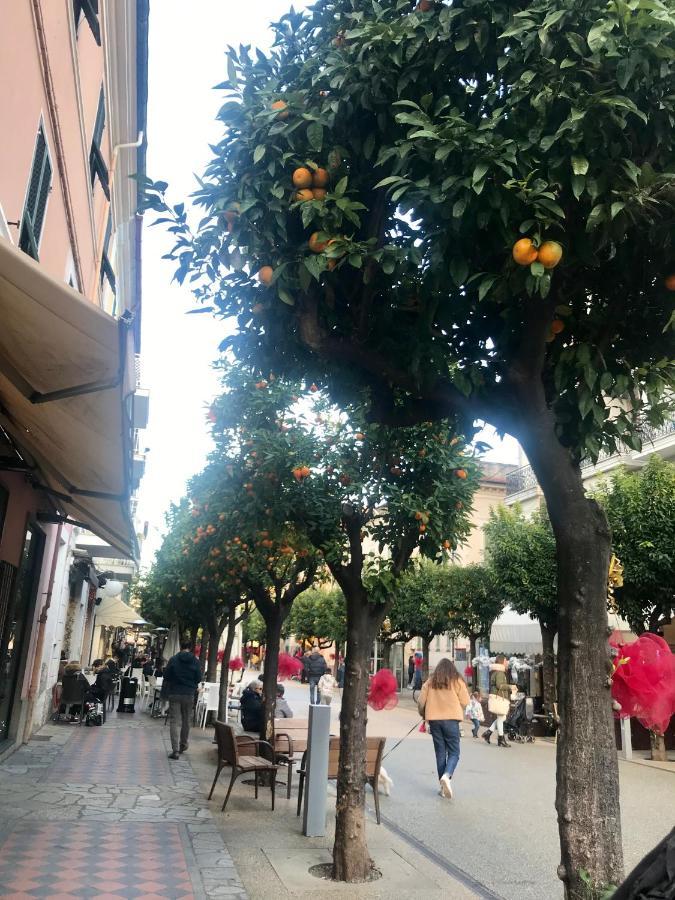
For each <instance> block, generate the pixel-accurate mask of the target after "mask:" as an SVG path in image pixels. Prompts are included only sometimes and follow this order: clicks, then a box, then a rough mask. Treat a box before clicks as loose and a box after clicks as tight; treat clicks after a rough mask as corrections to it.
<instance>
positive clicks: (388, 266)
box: [382, 256, 396, 275]
mask: <svg viewBox="0 0 675 900" xmlns="http://www.w3.org/2000/svg"><path fill="white" fill-rule="evenodd" d="M395 269H396V260H395V259H394V258H393V257H391V256H385V258H384V259H383V260H382V271H383V272H384V274H385V275H393V273H394V271H395Z"/></svg>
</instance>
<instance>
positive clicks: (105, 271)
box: [101, 215, 117, 294]
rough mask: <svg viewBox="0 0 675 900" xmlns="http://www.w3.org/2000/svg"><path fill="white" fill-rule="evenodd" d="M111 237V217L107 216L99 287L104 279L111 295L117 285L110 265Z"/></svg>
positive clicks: (114, 292) (115, 290)
mask: <svg viewBox="0 0 675 900" xmlns="http://www.w3.org/2000/svg"><path fill="white" fill-rule="evenodd" d="M111 236H112V216H110V215H109V216H108V224H107V226H106V229H105V238H104V240H103V255H102V256H101V287H103V281H104V279H105V280H107V282H108V284H109V285H110V290H111V291H112V292H113V294H116V293H117V283H116V281H115V273H114V271H113V267H112V265H111V263H110V256H109V253H110V238H111Z"/></svg>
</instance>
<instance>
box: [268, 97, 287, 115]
mask: <svg viewBox="0 0 675 900" xmlns="http://www.w3.org/2000/svg"><path fill="white" fill-rule="evenodd" d="M272 109H278V110H279V112H278V113H277V119H287V118H288V104H287V103H286V101H285V100H275V101H274V103H273V104H272Z"/></svg>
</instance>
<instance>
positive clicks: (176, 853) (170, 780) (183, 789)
mask: <svg viewBox="0 0 675 900" xmlns="http://www.w3.org/2000/svg"><path fill="white" fill-rule="evenodd" d="M168 737H169V736H168V728H164V727H163V724H162V721H161V720H151V719H150V718H149V716H148V715H147V714H145V713H143V712H140V711H137V712H136V713H135V714H134V715H133V716H132V715H128V714H127V715H125V714H120V715H117V714H116V713H112V714H111V715H110V716H109V718H108V722H107V723H106V724H105V725H104V726H103V727H100V728H86V727H84V726H82V727H79V726H76V725H70V726H68V725H54V724H50V725H46V726H45V727H44V728H43V729H42V730H41V731H40V733H39V734H37V735H36V736H35V737H34V738H33V739H32V740H31V742H30V743H29V744H28V745H27V746H26V747H24V748H22V749H21V750H19V751H18V752H17V753H15V754H14V755H13V756H11V757H10V758H9V759H8V760H7V761H6V762H5V763H3V764H1V765H0V897H3V898H10V897H11V898H17V900H18V898H31V897H49V898H52V900H66V898H75V897H79V898H82V897H92V898H93V897H96V898H99V900H129V898H137V900H167V898H169V900H202V898H211V897H228V898H233V900H245V898H246V897H247V894H246V892H245V890H244V888H243V886H242V883H241V881H240V879H239V876H238V874H237V872H236V870H235V867H234V863H233V862H232V858H231V857H230V854H229V853H228V851H227V850H226V848H225V845H224V843H223V838H222V835H221V832H220V830H219V828H218V825H217V823H216V821H215V819H214V817H213V816H212V814H211V810H210V809H209V807H208V804H207V802H206V795H205V793H204V791H203V790H201V789H200V786H199V782H198V780H197V778H196V777H195V774H194V772H193V769H192V765H191V763H190V761H189V755H188V754H186V755H185V756H183V757H182V758H181V760H180V761H178V762H173V761H169V759H168V752H169V749H170V748H169V747H168V743H167V742H168Z"/></svg>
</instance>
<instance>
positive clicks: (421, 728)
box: [417, 720, 427, 734]
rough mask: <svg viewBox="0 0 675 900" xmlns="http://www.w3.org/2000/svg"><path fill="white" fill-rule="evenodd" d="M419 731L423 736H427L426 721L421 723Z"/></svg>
mask: <svg viewBox="0 0 675 900" xmlns="http://www.w3.org/2000/svg"><path fill="white" fill-rule="evenodd" d="M417 730H418V731H421V732H422V734H426V733H427V723H426V722H425V721H424V720H422V721H421V722H420V727H419V728H418V729H417Z"/></svg>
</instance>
